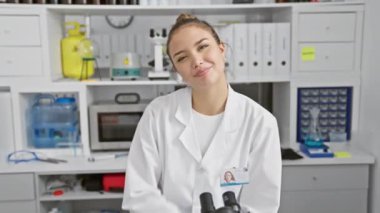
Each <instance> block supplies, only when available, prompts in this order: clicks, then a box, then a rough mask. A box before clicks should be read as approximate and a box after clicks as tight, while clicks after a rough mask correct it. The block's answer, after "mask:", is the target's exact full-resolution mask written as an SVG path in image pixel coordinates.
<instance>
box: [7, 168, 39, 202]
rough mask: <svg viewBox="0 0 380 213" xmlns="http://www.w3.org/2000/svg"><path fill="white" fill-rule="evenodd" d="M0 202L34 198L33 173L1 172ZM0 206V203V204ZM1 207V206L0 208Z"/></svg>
mask: <svg viewBox="0 0 380 213" xmlns="http://www.w3.org/2000/svg"><path fill="white" fill-rule="evenodd" d="M0 189H1V191H2V192H6V193H0V202H1V203H2V205H6V204H4V202H5V201H26V200H34V199H35V192H34V176H33V174H26V173H24V174H1V175H0ZM0 206H1V205H0ZM0 209H2V208H0Z"/></svg>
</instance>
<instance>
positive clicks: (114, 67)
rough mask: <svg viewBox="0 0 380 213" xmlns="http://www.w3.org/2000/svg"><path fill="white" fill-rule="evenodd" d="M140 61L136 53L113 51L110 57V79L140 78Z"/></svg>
mask: <svg viewBox="0 0 380 213" xmlns="http://www.w3.org/2000/svg"><path fill="white" fill-rule="evenodd" d="M140 75H141V63H140V56H139V55H138V54H137V53H130V52H124V53H113V54H112V57H111V68H110V76H111V80H135V79H138V78H140Z"/></svg>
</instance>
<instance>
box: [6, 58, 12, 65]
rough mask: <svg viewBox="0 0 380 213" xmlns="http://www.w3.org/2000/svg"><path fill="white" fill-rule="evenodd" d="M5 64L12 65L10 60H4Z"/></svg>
mask: <svg viewBox="0 0 380 213" xmlns="http://www.w3.org/2000/svg"><path fill="white" fill-rule="evenodd" d="M5 63H6V64H13V61H12V60H11V59H6V60H5Z"/></svg>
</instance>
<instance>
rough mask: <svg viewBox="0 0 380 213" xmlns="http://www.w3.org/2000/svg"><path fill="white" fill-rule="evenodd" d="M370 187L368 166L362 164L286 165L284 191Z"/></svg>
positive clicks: (283, 180)
mask: <svg viewBox="0 0 380 213" xmlns="http://www.w3.org/2000/svg"><path fill="white" fill-rule="evenodd" d="M367 188H368V167H366V166H361V165H339V166H337V165H332V166H289V167H284V169H283V176H282V191H300V190H339V189H342V190H343V189H344V190H349V189H362V190H365V189H367Z"/></svg>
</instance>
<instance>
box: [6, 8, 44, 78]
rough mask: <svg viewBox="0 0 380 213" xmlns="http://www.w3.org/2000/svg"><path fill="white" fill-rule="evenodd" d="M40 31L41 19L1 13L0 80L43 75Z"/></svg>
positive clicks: (34, 16)
mask: <svg viewBox="0 0 380 213" xmlns="http://www.w3.org/2000/svg"><path fill="white" fill-rule="evenodd" d="M0 12H1V11H0ZM40 29H41V27H40V17H39V16H38V15H22V14H17V13H15V14H7V15H2V14H1V13H0V77H20V76H29V77H30V76H41V75H42V67H43V66H42V65H43V64H42V63H43V61H42V42H41V34H40Z"/></svg>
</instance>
